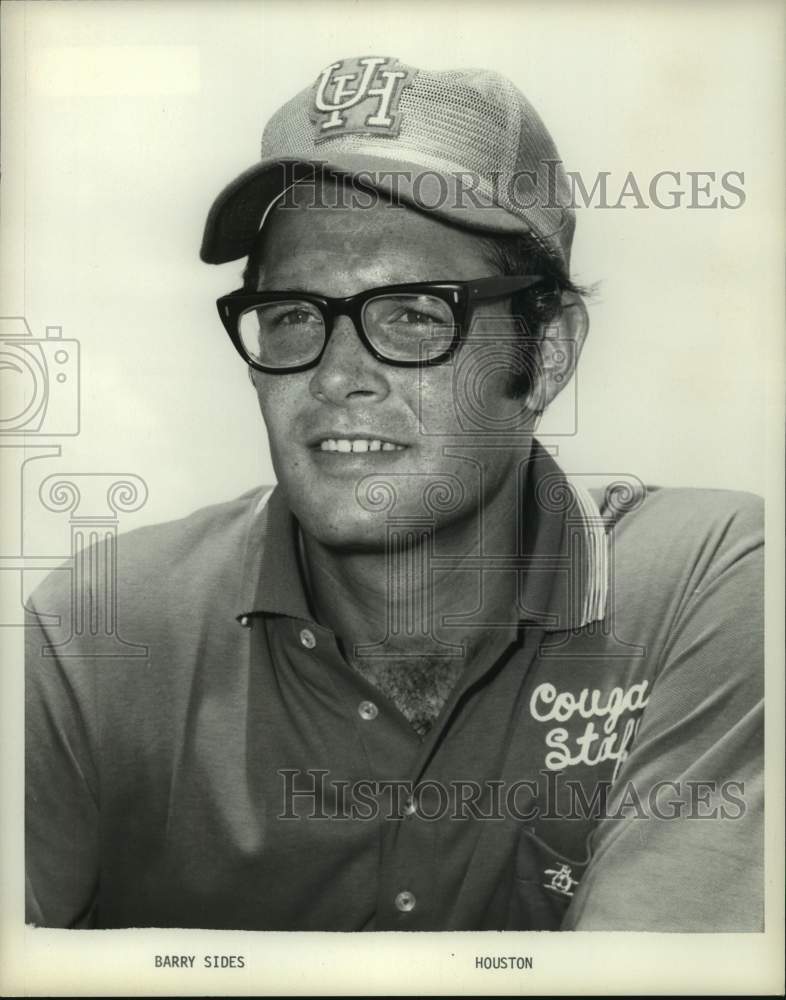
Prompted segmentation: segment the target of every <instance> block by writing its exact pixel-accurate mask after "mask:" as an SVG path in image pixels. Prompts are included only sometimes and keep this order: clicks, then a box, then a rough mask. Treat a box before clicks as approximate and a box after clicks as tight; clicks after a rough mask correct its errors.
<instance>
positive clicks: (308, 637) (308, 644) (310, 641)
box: [298, 628, 317, 649]
mask: <svg viewBox="0 0 786 1000" xmlns="http://www.w3.org/2000/svg"><path fill="white" fill-rule="evenodd" d="M298 638H299V639H300V645H301V646H303V648H304V649H313V648H314V647H315V646H316V644H317V640H316V639H315V637H314V633H313V632H312V631H311V629H310V628H302V629H301V630H300V633H299V635H298Z"/></svg>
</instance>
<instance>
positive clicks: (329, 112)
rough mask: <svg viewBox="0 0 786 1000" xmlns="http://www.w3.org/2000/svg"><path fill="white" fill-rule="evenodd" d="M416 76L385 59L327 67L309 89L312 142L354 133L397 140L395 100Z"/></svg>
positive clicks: (349, 61) (348, 61)
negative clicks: (313, 123)
mask: <svg viewBox="0 0 786 1000" xmlns="http://www.w3.org/2000/svg"><path fill="white" fill-rule="evenodd" d="M416 73H417V70H412V69H409V68H407V67H405V66H402V65H401V63H399V61H398V60H397V59H393V58H390V57H388V56H361V57H360V58H357V59H343V60H342V61H341V62H335V63H331V65H330V66H327V67H326V68H325V69H323V70H322V72H321V73H320V75H319V77H318V78H317V82H316V83H315V84H314V88H313V104H312V108H311V111H310V116H311V120H312V121H313V122H315V124H316V136H315V142H321V141H323V140H325V139H331V138H333V136H335V135H348V134H351V133H358V132H367V133H369V134H371V135H389V136H397V135H398V133H399V128H400V127H401V115H400V114H399V110H398V103H399V98H400V96H401V92H402V90H403V89H404V88H405V87H408V86H409V85H410V84H411V83H412V81H413V80H414V78H415V74H416Z"/></svg>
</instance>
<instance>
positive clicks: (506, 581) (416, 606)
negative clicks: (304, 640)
mask: <svg viewBox="0 0 786 1000" xmlns="http://www.w3.org/2000/svg"><path fill="white" fill-rule="evenodd" d="M514 479H515V477H510V480H509V481H506V482H504V483H503V484H502V486H501V488H500V489H499V490H498V492H497V493H496V495H494V496H492V497H490V498H489V497H486V498H485V500H486V503H485V508H484V517H483V523H482V525H480V528H481V530H479V525H478V520H477V518H478V516H479V515H476V516H475V517H474V518H470V519H468V521H467V522H463V523H452V524H450V525H448V526H445V527H439V526H436V527H435V528H433V529H432V528H431V526H427V527H424V528H420V527H412V526H409V525H407V526H405V527H403V528H402V529H401V530H400V531H395V530H394V532H392V533H391V537H390V542H391V544H390V546H389V547H388V548H387V549H375V550H368V551H359V552H358V551H352V552H346V551H341V550H337V549H335V548H331V547H329V546H325V545H323V544H322V543H321V542H319V541H318V540H317V539H316V538H314V537H312V536H310V535H308V534H305V533H304V535H303V550H304V551H303V555H304V563H305V568H306V571H307V576H308V581H309V586H310V590H311V603H312V606H313V610H314V613H315V615H316V617H317V619H318V620H319V621H320V622H321V623H322V624H324V625H326V626H328V627H329V628H331V629H332V630H333V631H334V632H335V633H336V635H337V636H338V637H339V638H340V640H341V641H342V643H343V646H344V650H345V653H346V655H347V658H348V659H350V660H352V661H357V660H362V659H363V658H364V656H367V655H373V647H375V646H378V645H379V646H381V645H383V644H384V650H385V654H386V656H388V657H390V656H393V657H398V656H400V657H402V658H407V657H413V656H421V657H423V656H432V655H438V656H445V655H446V653H447V654H448V655H454V656H457V657H462V656H464V655H467V654H469V655H471V653H472V649H473V647H474V646H476V645H477V644H479V642H481V641H482V639H483V638H484V632H483V628H482V627H480V628H479V627H478V626H479V625H481V623H482V621H500V620H502V621H506V620H510V613H511V609H512V608H513V603H514V599H515V593H514V588H515V574H514V573H511V572H510V571H501V572H496V573H495V572H486V573H481V571H480V570H479V568H478V566H477V562H476V561H475V559H476V557H478V556H481V555H490V554H497V553H505V554H509V553H511V552H514V551H515V548H516V531H517V522H518V518H519V515H520V512H519V511H518V510H517V504H518V503H519V502H520V500H519V499H518V494H517V490H516V484H515V482H514V481H513V480H514ZM481 539H482V543H481V541H480V540H481ZM481 585H482V589H481ZM473 612H474V613H475V614H474V615H473ZM462 613H463V614H466V615H467V616H468V617H470V616H471V617H472V619H473V620H472V623H471V624H467V625H464V626H462V625H455V624H451V625H445V624H443V621H442V620H443V617H445V616H446V615H450V616H455V615H457V614H462ZM462 648H463V653H462Z"/></svg>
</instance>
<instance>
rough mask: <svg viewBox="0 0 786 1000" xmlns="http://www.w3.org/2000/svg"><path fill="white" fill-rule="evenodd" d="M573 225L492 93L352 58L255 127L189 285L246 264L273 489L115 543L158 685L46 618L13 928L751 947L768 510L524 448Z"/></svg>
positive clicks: (521, 124)
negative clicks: (405, 933) (593, 933)
mask: <svg viewBox="0 0 786 1000" xmlns="http://www.w3.org/2000/svg"><path fill="white" fill-rule="evenodd" d="M573 229H574V215H573V211H572V209H571V207H570V198H569V191H568V186H567V181H566V175H565V173H564V171H563V168H562V165H561V162H560V160H559V155H558V153H557V150H556V147H555V146H554V143H553V141H552V139H551V137H550V136H549V134H548V132H547V131H546V128H545V126H544V125H543V123H542V122H541V120H540V119H539V118H538V116H537V114H536V112H535V111H534V109H533V108H532V106H531V105H530V104H529V103H528V101H527V100H526V99H525V98H524V97H523V95H521V94H520V93H519V92H518V90H517V89H516V88H515V87H514V86H513V85H512V84H511V83H510V82H509V81H507V80H505V79H503V78H501V77H500V76H498V75H497V74H494V73H491V72H487V71H476V70H466V71H454V72H439V73H437V72H429V71H426V70H418V69H415V68H414V67H410V66H406V65H404V64H402V63H400V62H399V61H398V60H396V59H392V58H385V57H376V56H374V57H372V56H365V57H359V58H357V59H345V60H341V61H337V62H335V63H333V64H331V65H330V66H328V67H326V68H325V69H324V70H323V71H322V72H321V73H320V74H319V76H318V78H317V80H316V82H315V83H314V84H313V85H312V86H310V87H308V88H306V89H305V90H304V91H302V92H301V93H299V94H298V95H297V96H296V97H294V98H293V99H292V101H290V102H289V103H288V104H286V105H284V107H283V108H281V109H280V110H279V111H278V112H277V113H276V114H275V115H274V117H273V118H272V119H271V121H270V123H269V124H268V126H267V128H266V130H265V133H264V136H263V144H262V160H261V163H259V164H257V165H256V166H254V167H252V168H251V169H250V170H249V171H247V172H246V173H245V174H243V175H242V176H241V177H239V178H238V179H237V180H236V181H234V182H233V183H232V184H230V185H229V187H228V188H226V189H225V190H224V191H223V192H222V193H221V194H220V195H219V197H218V198H217V200H216V202H215V204H214V205H213V207H212V209H211V212H210V215H209V217H208V221H207V226H206V230H205V236H204V242H203V246H202V257H203V259H204V260H205V261H206V262H209V263H221V262H224V261H229V260H235V259H240V258H248V260H247V266H246V270H245V275H244V286H243V288H242V289H240V290H239V291H237V292H233V293H231V294H228V295H226V296H223V297H222V298H221V299H220V300H219V303H218V308H219V314H220V317H221V320H222V322H223V324H224V326H225V328H226V330H227V332H228V334H229V336H230V338H231V340H232V343H233V344H234V346H235V348H236V349H237V351H238V352H239V354H240V356H241V357H242V359H243V361H244V362H245V363H246V364H247V365H248V369H249V375H250V378H251V381H252V383H253V386H254V388H255V390H256V393H257V396H258V399H259V406H260V409H261V412H262V416H263V418H264V422H265V425H266V428H267V434H268V438H269V442H270V448H271V454H272V459H273V464H274V468H275V472H276V477H277V480H278V485H277V486H276V488H275V489H274V490H272V492H271V491H270V490H269V489H264V490H254V491H251V492H250V493H249V494H246V495H244V496H242V497H240V498H238V499H237V500H235V501H232V502H229V503H226V504H221V505H219V506H216V507H211V508H207V509H205V510H201V511H198V512H196V513H195V514H193V515H191V516H190V517H187V518H185V519H183V520H182V521H178V522H175V523H172V524H166V525H160V526H156V527H152V528H144V529H140V530H138V531H134V532H130V533H129V534H127V535H125V536H122V537H121V539H120V542H119V545H118V552H117V566H118V583H117V588H118V596H117V619H118V630H119V632H120V633H121V635H122V638H123V639H124V641H126V642H129V643H136V644H137V645H138V646H141V647H144V648H145V649H146V650H147V651H148V656H147V657H146V658H145V659H144V660H143V661H140V660H139V659H137V660H133V659H131V658H129V659H128V660H125V659H123V658H102V657H100V656H99V655H96V653H95V652H94V651H92V649H91V644H90V641H89V639H90V637H89V630H84V629H83V630H81V632H80V633H79V635H76V634H75V632H74V629H73V627H72V626H73V622H72V621H71V617H72V614H71V611H70V609H71V607H72V605H73V606H74V607H77V608H78V607H80V606H81V605H80V604H79V602H78V601H77V602H72V599H71V597H72V595H71V592H70V591H71V588H70V574H69V573H55V574H53V575H52V576H51V577H50V578H49V579H48V580H47V581H46V582H45V583H44V584H43V585H42V586H41V587H40V588H39V590H38V591H37V592H36V594H35V595H34V596H33V598H32V600H31V607H30V613H31V619H30V628H29V630H28V638H29V646H28V670H29V674H28V705H27V728H28V764H27V789H28V818H27V838H28V847H27V884H28V920H29V921H31V922H33V923H37V924H44V925H49V926H70V927H84V926H100V927H126V926H151V925H153V926H189V927H207V928H248V929H270V930H294V929H308V930H467V929H552V930H556V929H628V930H675V931H676V930H694V931H708V930H723V931H728V930H758V929H760V928H761V926H762V892H763V876H762V850H763V846H762V840H761V817H762V804H761V794H762V764H761V753H762V732H761V727H762V664H761V592H760V590H761V536H762V530H761V510H760V503H759V501H758V500H757V499H756V498H754V497H751V496H748V495H745V494H732V493H725V492H720V491H697V490H657V489H652V490H648V491H644V490H638V491H636V490H629V491H628V495H627V496H623V497H621V496H620V491H619V490H615V489H610V490H608V491H606V493H605V494H604V495H596V496H593V495H592V494H591V493H589V492H588V491H587V490H585V489H583V488H582V487H581V486H577V485H573V484H570V483H569V482H568V481H567V479H566V478H565V476H564V474H563V472H562V471H561V470H560V469H559V467H558V466H557V464H556V462H555V461H554V459H553V458H552V457H551V456H550V455H549V454H548V452H547V451H546V449H544V448H543V446H541V445H540V444H539V443H538V441H537V440H536V438H535V437H534V431H535V429H536V427H537V422H538V418H539V416H540V414H541V413H542V411H543V410H544V409H545V408H546V407H547V406H548V405H549V403H550V402H551V401H552V400H553V399H554V398H555V396H556V395H557V394H558V393H559V391H560V390H561V389H562V388H563V387H564V386H565V384H566V383H567V381H568V380H569V378H570V376H571V374H572V372H573V370H574V368H575V365H576V362H577V360H578V358H579V355H580V352H581V348H582V344H583V341H584V337H585V335H586V332H587V326H588V320H587V311H586V308H585V305H584V302H583V300H582V296H581V293H580V290H579V289H578V288H577V287H576V286H575V285H574V284H573V283H572V281H571V278H570V249H571V242H572V236H573ZM83 558H85V559H87V563H88V564H90V558H91V555H90V553H88V554H87V555H86V556H85V557H83ZM97 585H98V584H97V582H95V581H94V582H93V586H97ZM78 596H79V598H80V600H81V601H84V600H85V599H87V601H88V604H89V602H90V600H97V599H98V596H97V594H88V595H87V598H85V595H78ZM140 662H141V665H140Z"/></svg>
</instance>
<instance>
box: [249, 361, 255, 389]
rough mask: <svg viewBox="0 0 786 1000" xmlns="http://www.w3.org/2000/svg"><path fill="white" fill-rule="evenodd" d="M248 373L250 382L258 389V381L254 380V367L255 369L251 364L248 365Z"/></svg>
mask: <svg viewBox="0 0 786 1000" xmlns="http://www.w3.org/2000/svg"><path fill="white" fill-rule="evenodd" d="M246 373H247V374H248V381H249V382H250V383H251V384H252V385H253V387H254V388H255V389H256V387H257V384H256V382H255V381H254V369H253V368H252V367H251V365H249V366H248V367H247V368H246Z"/></svg>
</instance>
